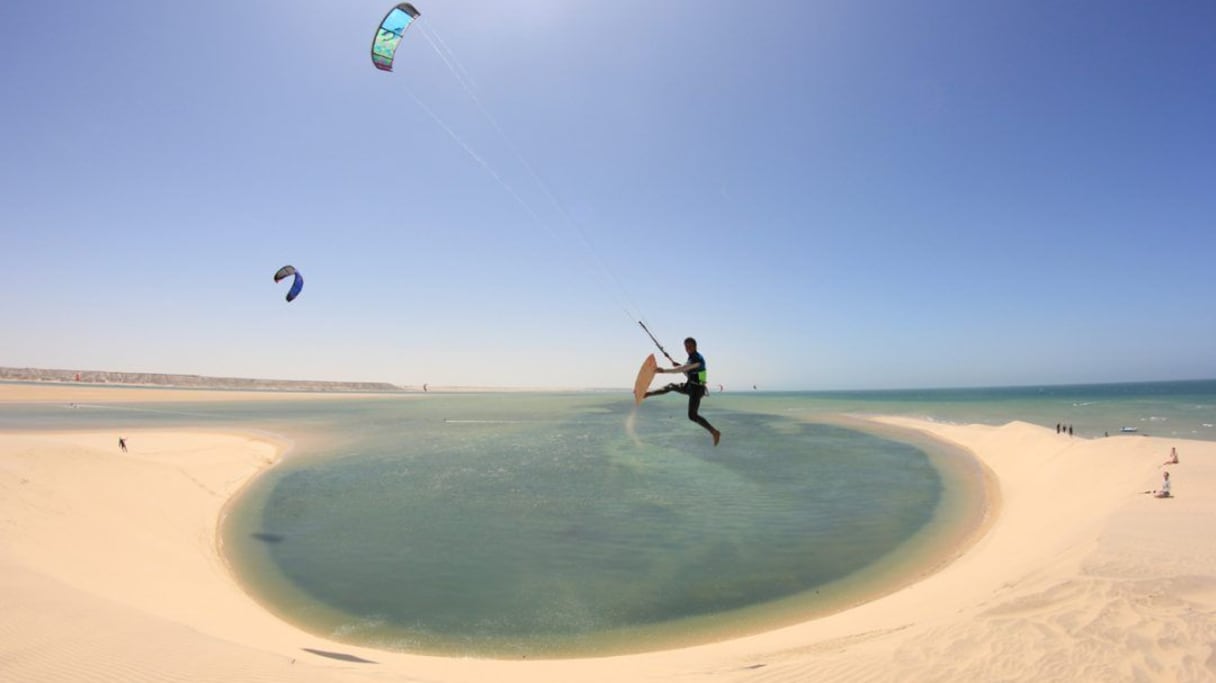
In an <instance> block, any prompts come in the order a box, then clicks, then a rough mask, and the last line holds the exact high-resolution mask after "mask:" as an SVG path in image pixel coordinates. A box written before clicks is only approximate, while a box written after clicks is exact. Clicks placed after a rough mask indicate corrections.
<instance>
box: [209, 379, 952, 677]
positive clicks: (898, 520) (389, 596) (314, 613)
mask: <svg viewBox="0 0 1216 683" xmlns="http://www.w3.org/2000/svg"><path fill="white" fill-rule="evenodd" d="M348 410H357V411H358V412H356V413H353V414H346V415H344V417H343V419H346V420H350V421H352V422H357V423H358V425H359V427H358V428H357V429H350V430H348V433H349V434H350V435H351V436H350V437H349V438H347V439H344V441H345V443H343V444H342V445H341V446H338V445H337V444H335V443H331V444H329V445H328V446H327V447H326V448H323V449H319V450H318V451H317V452H316V453H310V452H309V451H308V449H306V448H303V449H300V450H301V452H300V453H298V454H297V455H296V457H293V458H291V459H289V462H287V463H286V464H284V465H283V466H281V467H279V468H277V469H276V470H275V471H273V472H271V473H270V474H268V475H267V476H265V477H263V478H262V479H261V480H259V481H258V482H256V483H255V484H254V485H253V486H252V487H251V488H250V490H249V491H248V493H247V495H246V496H244V497H243V498H242V499H241V500H240V502H239V503H238V504H237V505H236V506H234V508H233V510H232V513H231V515H230V516H229V524H228V525H227V526H226V528H225V529H224V537H225V541H226V544H227V545H226V549H227V552H228V555H229V557H231V558H233V563H234V565H235V566H236V567H237V568H238V570H239V572H240V573H241V575H242V577H243V578H248V579H249V580H250V583H251V585H252V586H253V589H254V591H255V592H256V593H257V594H258V595H260V596H262V597H263V599H264V600H265V602H266V604H267V605H268V607H270V608H271V609H272V610H274V611H276V612H277V613H279V614H280V615H281V616H283V617H284V618H286V619H288V620H290V621H293V622H295V623H299V624H302V625H305V626H306V627H308V628H309V629H310V630H313V631H315V632H318V633H323V634H326V635H329V636H331V637H338V638H341V639H344V640H348V641H351V642H358V643H361V644H365V645H371V646H375V647H382V648H388V649H400V650H413V651H425V652H436V653H447V654H464V655H469V654H472V655H490V656H515V655H529V656H567V655H574V654H587V653H592V652H603V651H605V650H611V651H616V650H636V649H642V648H644V647H656V646H661V645H662V644H663V643H664V642H665V641H680V642H684V641H687V640H689V639H690V638H692V639H694V640H695V639H696V636H695V634H698V633H700V634H702V635H703V637H710V634H713V633H719V632H722V631H723V630H724V629H725V627H726V625H727V624H728V623H729V622H730V621H731V620H733V619H736V618H737V617H738V614H736V613H737V612H738V611H739V610H744V609H746V608H754V607H755V606H757V605H763V604H768V603H780V602H781V601H788V600H791V599H798V598H799V596H801V597H802V599H803V601H804V602H806V603H807V604H806V605H804V606H803V609H804V610H806V611H813V609H814V602H815V600H814V599H808V596H813V595H814V591H815V590H816V589H819V588H822V587H823V586H826V585H828V584H830V583H832V582H834V581H840V580H842V579H844V578H846V577H849V576H850V575H852V574H853V573H855V572H857V571H859V570H862V569H864V568H867V567H870V566H872V565H874V564H875V563H876V562H879V561H881V560H882V559H883V558H884V557H887V556H889V555H891V554H892V552H893V551H894V550H895V549H896V548H897V547H899V546H900V545H901V544H903V543H904V542H905V541H907V539H909V538H910V537H911V536H912V535H913V534H915V533H917V532H918V531H921V530H922V529H924V528H925V527H926V525H928V524H929V523H930V521H931V519H932V518H933V515H934V513H935V511H936V510H937V508H938V506H939V504H940V502H941V498H942V479H941V476H940V474H939V472H938V471H937V470H936V469H935V468H934V467H933V466H932V464H931V463H930V460H929V458H928V457H927V456H926V454H925V453H924V452H923V451H922V450H920V449H919V448H917V447H914V446H911V445H908V444H905V443H902V442H899V441H892V440H888V439H882V438H878V437H875V436H871V435H868V434H864V433H860V432H856V431H851V430H848V429H843V428H840V427H836V426H831V425H824V424H815V423H809V422H804V421H800V420H796V419H792V418H790V417H786V416H782V415H775V414H771V413H754V412H743V411H738V410H730V409H728V408H727V407H726V406H725V405H718V404H714V405H713V407H712V408H711V407H710V406H708V405H707V406H706V408H705V410H704V412H706V414H710V413H711V412H712V414H713V419H714V420H715V421H716V422H719V423H720V424H721V425H722V427H723V429H724V430H725V431H726V433H727V437H726V438H725V439H724V442H723V444H722V446H720V447H718V448H714V447H713V446H712V444H711V442H710V440H709V438H708V435H707V434H705V433H704V432H703V431H701V430H700V429H699V428H698V427H696V426H695V425H693V424H691V423H689V422H688V421H687V420H686V419H685V418H684V416H683V412H684V407H683V401H682V400H680V399H676V400H672V401H668V402H653V403H648V404H647V405H646V406H645V407H644V409H643V410H642V411H641V412H640V413H639V414H638V415H637V416H636V417H631V412H632V405H631V404H630V403H629V402H627V401H622V400H621V399H620V397H617V396H611V397H608V396H595V395H576V396H571V395H566V396H551V395H549V396H543V395H512V396H488V397H454V398H437V399H428V400H425V401H383V402H381V401H376V402H366V403H362V404H361V406H360V407H359V408H357V409H356V408H353V407H352V408H348ZM335 419H337V418H335ZM727 425H729V428H728V427H727Z"/></svg>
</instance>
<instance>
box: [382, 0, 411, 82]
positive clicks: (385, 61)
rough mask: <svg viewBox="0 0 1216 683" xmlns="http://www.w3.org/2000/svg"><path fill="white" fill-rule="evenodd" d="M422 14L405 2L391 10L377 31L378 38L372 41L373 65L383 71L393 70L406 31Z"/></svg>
mask: <svg viewBox="0 0 1216 683" xmlns="http://www.w3.org/2000/svg"><path fill="white" fill-rule="evenodd" d="M419 14H420V12H419V11H418V10H417V9H415V8H414V6H413V5H411V4H410V3H408V2H403V3H401V4H399V5H397V6H396V7H394V8H392V9H391V10H389V12H388V14H386V15H384V21H382V22H380V28H378V29H376V37H375V38H374V39H372V63H373V64H375V65H376V68H377V69H380V70H381V71H392V70H393V56H394V55H396V54H397V46H398V45H400V44H401V37H402V36H403V35H405V29H407V28H409V27H410V24H411V23H413V21H414V19H417V18H418V16H419Z"/></svg>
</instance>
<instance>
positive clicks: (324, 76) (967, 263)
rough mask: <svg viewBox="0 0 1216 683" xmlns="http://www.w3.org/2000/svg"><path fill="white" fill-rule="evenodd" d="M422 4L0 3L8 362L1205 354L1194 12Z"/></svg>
mask: <svg viewBox="0 0 1216 683" xmlns="http://www.w3.org/2000/svg"><path fill="white" fill-rule="evenodd" d="M415 4H416V5H417V6H418V8H419V9H420V10H421V11H422V14H423V16H422V18H421V20H420V21H419V23H418V24H416V25H415V26H414V27H412V28H411V29H410V31H409V32H408V33H407V34H406V39H405V40H404V41H403V43H402V47H401V50H400V51H399V53H398V56H397V66H396V70H395V71H394V73H391V74H388V73H382V72H380V71H377V70H376V69H375V68H373V67H372V65H371V62H370V58H369V56H368V49H369V47H370V43H371V38H372V33H373V31H374V28H375V26H376V24H377V23H378V22H379V20H380V18H381V17H382V16H383V15H384V13H385V12H386V11H387V10H388V9H389V8H390V7H391V5H392V3H388V2H370V1H368V0H350V1H345V2H308V1H296V2H280V1H278V0H216V1H215V2H211V3H206V4H204V5H198V4H188V3H174V2H163V1H162V0H127V1H124V2H121V3H96V2H88V3H86V2H74V1H66V2H62V1H61V2H54V3H45V2H35V1H34V0H16V1H15V2H6V3H4V4H3V5H0V89H2V90H0V91H2V92H3V99H2V100H0V131H2V132H0V188H3V189H2V190H0V230H2V232H0V234H2V236H3V248H2V249H0V292H2V293H0V316H2V317H3V319H4V321H5V325H4V334H3V335H0V365H8V366H21V367H25V366H31V367H55V368H82V369H99V370H124V371H147V372H171V373H197V374H207V375H224V376H251V377H272V378H300V379H332V380H372V381H388V382H394V383H399V384H414V385H417V384H421V383H423V382H429V383H431V384H474V385H503V386H518V385H530V386H627V385H628V384H630V383H631V381H632V376H633V374H634V372H635V371H636V368H637V366H638V365H639V364H640V362H641V360H642V358H643V357H644V356H645V355H646V354H648V353H650V352H651V351H653V350H654V348H653V346H652V345H651V344H650V341H649V340H648V339H647V338H646V336H645V335H644V334H643V333H642V331H641V330H640V329H639V328H638V326H637V325H636V322H635V321H636V319H637V318H638V317H639V316H642V317H644V318H645V319H646V321H647V322H648V323H649V325H650V327H651V329H652V330H653V331H654V332H655V334H656V335H657V336H658V337H659V338H660V340H661V341H663V343H664V345H665V346H667V348H668V350H669V351H671V352H672V353H673V355H677V351H678V350H679V349H680V347H681V344H680V341H681V340H682V339H683V337H684V336H687V335H693V336H696V337H697V338H698V339H699V340H700V344H701V350H702V351H703V352H704V353H705V355H706V357H707V358H708V360H709V365H710V379H711V381H712V382H714V383H722V384H724V385H726V387H727V388H728V389H731V388H744V387H747V388H750V386H751V385H753V384H755V385H759V386H760V387H761V388H767V389H838V388H901V387H928V386H983V385H1008V384H1036V383H1048V384H1054V383H1073V382H1106V381H1131V380H1153V379H1186V378H1210V377H1216V353H1214V352H1213V348H1214V347H1213V339H1216V315H1213V289H1214V286H1213V282H1214V280H1213V274H1212V272H1213V271H1212V263H1213V257H1214V256H1216V135H1213V130H1214V128H1213V122H1216V67H1214V66H1213V65H1216V41H1213V40H1212V27H1213V26H1216V4H1214V3H1211V2H1207V1H1196V2H1184V1H1180V2H1169V3H1144V2H1110V1H1103V2H1097V1H1093V2H1091V1H1079V2H1069V3H1049V2H997V3H970V2H962V1H958V2H954V1H950V2H937V1H926V2H917V3H899V2H893V1H892V2H869V1H860V2H859V1H856V0H849V1H843V0H842V1H839V2H836V1H827V2H778V1H775V0H759V1H758V2H755V3H751V4H748V5H740V4H738V3H712V2H711V3H705V2H691V1H688V2H685V1H682V0H680V1H665V2H653V0H650V1H647V2H642V1H637V2H635V1H633V0H623V1H618V2H614V3H609V4H605V3H591V2H573V1H565V2H559V1H557V0H549V1H543V2H528V1H526V0H520V1H517V2H511V3H485V2H465V1H462V0H443V1H442V2H427V1H426V0H419V2H417V3H415ZM444 57H447V58H448V59H447V60H446V61H445V59H444ZM466 85H467V86H468V87H467V88H466V87H465V86H466ZM449 130H450V131H451V133H449V132H448V131H449ZM287 263H291V264H294V265H295V266H296V267H297V268H298V269H299V270H300V271H301V272H302V273H303V274H304V277H305V280H306V284H305V286H304V291H303V293H302V294H301V295H300V298H299V299H297V300H296V301H295V302H293V303H291V304H287V303H285V302H284V301H283V295H284V294H285V291H286V286H285V285H283V286H279V285H275V284H274V283H273V282H272V280H271V275H272V274H273V273H274V272H275V270H277V269H278V268H279V266H281V265H284V264H287ZM677 357H679V356H678V355H677Z"/></svg>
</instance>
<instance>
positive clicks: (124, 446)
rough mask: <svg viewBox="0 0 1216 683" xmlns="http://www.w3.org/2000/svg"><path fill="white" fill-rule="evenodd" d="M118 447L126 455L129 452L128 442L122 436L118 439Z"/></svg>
mask: <svg viewBox="0 0 1216 683" xmlns="http://www.w3.org/2000/svg"><path fill="white" fill-rule="evenodd" d="M118 447H119V448H121V449H122V452H123V453H126V452H127V440H126V439H124V438H123V437H121V436H120V437H118Z"/></svg>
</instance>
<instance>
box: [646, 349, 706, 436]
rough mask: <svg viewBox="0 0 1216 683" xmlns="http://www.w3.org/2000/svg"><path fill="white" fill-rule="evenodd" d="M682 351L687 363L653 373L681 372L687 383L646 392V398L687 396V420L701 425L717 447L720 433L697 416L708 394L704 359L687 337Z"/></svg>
mask: <svg viewBox="0 0 1216 683" xmlns="http://www.w3.org/2000/svg"><path fill="white" fill-rule="evenodd" d="M684 351H685V352H687V353H688V361H687V362H685V363H684V364H683V365H675V361H672V365H675V367H673V368H670V369H668V368H657V369H656V370H655V372H670V373H679V372H682V373H684V375H685V376H686V377H687V378H688V379H687V381H685V382H683V383H681V384H675V383H672V384H668V385H667V386H665V387H663V388H662V389H655V390H654V391H648V392H646V396H647V397H650V396H657V395H659V394H666V393H667V392H669V391H674V392H676V393H680V394H685V395H686V396H688V419H690V420H692V421H693V422H696V423H697V424H699V425H701V426H702V427H704V428H705V430H706V431H708V432H709V433H710V434H711V435H713V437H714V445H715V446H717V445H718V441H720V440H721V439H722V432H720V431H718V430H716V429H714V426H713V425H711V424H710V423H709V420H706V419H705V418H703V417H701V416H700V415H699V414H697V411H698V410H699V409H700V407H701V399H702V398H703V397H704V396H705V394H707V393H709V387H708V386H706V379H707V378H708V376H709V373H708V372H706V367H705V357H704V356H702V355H701V354H700V353H698V352H697V340H696V339H693V338H692V337H689V338H687V339H685V340H684Z"/></svg>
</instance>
